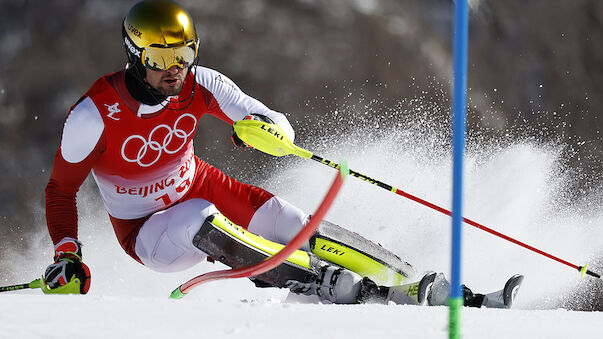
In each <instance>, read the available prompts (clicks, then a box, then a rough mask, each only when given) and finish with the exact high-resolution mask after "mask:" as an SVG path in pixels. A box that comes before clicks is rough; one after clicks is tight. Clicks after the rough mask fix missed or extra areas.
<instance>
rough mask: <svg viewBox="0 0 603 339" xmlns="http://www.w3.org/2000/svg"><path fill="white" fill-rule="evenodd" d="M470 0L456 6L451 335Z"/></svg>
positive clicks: (454, 332)
mask: <svg viewBox="0 0 603 339" xmlns="http://www.w3.org/2000/svg"><path fill="white" fill-rule="evenodd" d="M468 17H469V10H468V7H467V0H456V1H455V9H454V41H453V57H454V82H453V97H452V159H453V160H452V161H453V164H452V255H451V259H452V265H451V277H450V300H449V326H448V337H449V338H460V337H461V311H462V307H463V289H462V288H461V252H462V221H463V214H462V206H463V157H464V150H465V124H466V123H465V119H466V118H465V115H466V109H467V97H466V91H467V49H468V48H467V44H468V36H469V32H468V31H469V30H468V28H469V18H468Z"/></svg>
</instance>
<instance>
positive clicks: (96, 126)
mask: <svg viewBox="0 0 603 339" xmlns="http://www.w3.org/2000/svg"><path fill="white" fill-rule="evenodd" d="M104 129H105V124H104V123H103V118H102V117H101V115H100V112H99V111H98V109H97V108H96V105H95V104H94V102H92V99H90V98H89V97H86V98H85V99H84V100H82V101H81V102H80V103H79V104H77V106H75V107H74V108H73V109H72V110H71V113H70V114H69V116H68V117H67V120H66V121H65V126H64V127H63V137H62V140H61V155H62V156H63V159H65V160H67V161H68V162H70V163H72V164H75V163H78V162H80V161H82V160H84V159H86V157H87V156H88V155H90V152H92V150H93V149H94V147H95V146H96V144H97V143H98V140H99V139H100V137H101V135H102V134H103V130H104Z"/></svg>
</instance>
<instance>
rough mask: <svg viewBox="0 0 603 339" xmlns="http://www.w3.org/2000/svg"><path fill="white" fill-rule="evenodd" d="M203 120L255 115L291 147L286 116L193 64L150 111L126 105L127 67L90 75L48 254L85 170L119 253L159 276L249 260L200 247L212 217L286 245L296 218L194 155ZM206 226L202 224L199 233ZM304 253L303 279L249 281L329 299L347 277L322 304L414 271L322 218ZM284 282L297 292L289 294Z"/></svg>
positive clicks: (64, 164) (72, 212) (66, 149)
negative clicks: (178, 87) (174, 91)
mask: <svg viewBox="0 0 603 339" xmlns="http://www.w3.org/2000/svg"><path fill="white" fill-rule="evenodd" d="M206 113H207V114H210V115H213V116H215V117H217V118H219V119H221V120H223V121H225V122H226V123H228V124H231V125H232V124H233V122H234V121H238V120H243V119H244V118H245V117H246V116H247V115H249V114H258V115H261V116H264V117H267V118H268V119H270V120H271V121H272V122H273V123H275V124H277V125H278V126H280V127H281V128H282V129H283V131H284V132H285V133H286V134H287V137H289V139H290V140H293V139H294V131H293V128H292V127H291V125H290V124H289V121H288V120H287V118H286V117H285V115H284V114H282V113H279V112H276V111H273V110H270V109H268V108H267V107H266V106H265V105H264V104H262V103H261V102H259V101H258V100H256V99H254V98H252V97H250V96H248V95H246V94H245V93H243V92H242V91H241V90H240V89H239V88H238V87H237V86H236V85H235V84H234V83H233V82H232V81H231V80H230V79H228V78H227V77H226V76H224V75H222V74H220V73H219V72H217V71H214V70H211V69H209V68H205V67H201V66H195V67H193V68H192V69H191V72H189V73H188V75H187V76H186V78H185V81H184V84H183V88H182V91H181V93H180V94H179V95H178V96H172V97H168V98H166V99H165V100H164V102H163V103H161V104H159V105H155V106H149V105H145V104H142V103H141V102H139V101H137V100H135V99H134V98H133V97H132V95H131V94H130V93H129V91H128V88H127V86H126V82H125V71H120V72H116V73H113V74H109V75H106V76H103V77H101V78H100V79H98V80H97V81H96V82H95V83H94V85H93V86H92V87H91V88H90V90H88V92H87V93H86V94H85V95H84V96H83V97H82V98H81V99H80V100H79V101H78V102H77V103H76V104H75V105H74V106H73V107H72V108H71V110H70V112H69V114H68V116H67V119H66V122H65V125H64V129H63V135H62V140H61V144H60V147H59V149H58V151H57V153H56V155H55V159H54V165H53V170H52V174H51V177H50V180H49V182H48V185H47V187H46V217H47V224H48V230H49V233H50V236H51V239H52V241H53V243H54V244H55V248H56V247H57V246H58V245H59V244H60V243H61V242H64V241H65V240H76V239H77V229H78V223H77V208H76V194H77V192H78V190H79V187H80V186H81V184H82V183H83V182H84V180H85V179H86V177H87V176H88V174H89V173H92V176H93V178H94V180H95V181H96V184H97V186H98V188H99V191H100V194H101V197H102V200H103V202H104V205H105V208H106V210H107V212H108V214H109V218H110V221H111V224H112V225H113V228H114V231H115V234H116V236H117V239H118V241H119V243H120V245H121V246H122V248H123V249H124V250H125V252H126V253H127V254H128V255H130V256H131V257H132V258H134V259H135V260H136V261H138V262H140V263H142V264H143V265H145V266H147V267H148V268H150V269H153V270H155V271H159V272H176V271H181V270H184V269H187V268H189V267H192V266H194V265H195V264H197V263H199V262H201V261H202V260H205V258H206V257H207V256H208V254H209V255H210V256H212V257H213V258H216V259H218V260H220V261H222V262H224V263H225V264H227V265H229V266H231V267H238V266H243V265H249V264H252V263H254V262H249V261H247V260H245V259H241V258H245V257H253V255H252V254H253V253H251V254H250V255H251V256H249V255H245V256H240V255H238V253H234V254H233V253H232V251H231V250H230V247H229V246H230V245H233V244H231V243H224V245H223V246H222V247H220V246H217V247H216V246H213V245H215V244H216V243H220V241H222V240H224V237H223V238H219V239H217V240H215V241H213V240H212V241H207V239H209V237H210V236H211V234H210V233H211V231H212V229H215V228H216V226H215V225H214V224H213V223H211V222H208V220H218V219H219V218H215V216H216V215H217V214H220V215H223V216H224V217H225V218H227V219H228V221H231V222H232V223H234V224H236V225H238V226H239V227H241V228H242V229H244V230H246V231H249V232H251V233H253V234H256V235H259V236H261V237H262V238H264V239H266V240H267V241H268V242H274V243H279V244H286V243H287V242H289V241H290V240H291V239H292V238H293V237H294V236H295V235H296V234H297V233H298V231H299V230H300V229H301V228H302V227H303V226H304V225H305V223H306V222H307V220H308V216H307V215H306V214H305V213H304V212H302V211H301V210H299V209H298V208H296V207H294V206H293V205H291V204H290V203H288V202H286V201H284V200H283V199H280V198H278V197H276V196H274V195H273V194H271V193H269V192H267V191H265V190H263V189H261V188H259V187H256V186H252V185H248V184H244V183H241V182H239V181H237V180H235V179H233V178H230V177H228V176H227V175H225V174H224V173H222V172H221V171H220V170H218V169H217V168H215V167H213V166H211V165H210V164H208V163H206V162H205V161H203V160H201V159H199V158H198V157H197V156H196V155H195V154H194V148H193V138H194V136H195V133H196V131H197V128H198V125H199V122H200V120H201V118H202V116H203V115H204V114H206ZM203 225H205V226H207V227H209V228H207V229H206V228H204V229H203V232H204V233H203V232H202V230H201V229H202V226H203ZM201 233H203V236H202V237H201V236H200V234H201ZM214 233H215V232H214ZM227 240H228V239H227ZM235 244H236V245H240V244H241V243H240V242H235ZM267 246H268V247H270V246H272V245H267ZM304 250H306V251H308V252H310V253H313V256H312V258H313V261H312V262H313V266H310V265H306V266H307V267H305V268H303V267H302V268H301V269H302V270H301V271H300V267H299V265H293V266H295V267H293V269H292V270H293V271H295V272H294V273H291V272H292V271H291V270H287V269H284V270H281V271H279V270H277V269H275V272H277V271H278V272H280V273H278V274H276V275H272V276H271V275H269V274H268V275H264V276H259V277H260V278H262V277H263V278H262V279H259V280H258V281H256V284H258V286H262V285H268V286H277V287H289V288H291V289H292V290H294V291H297V292H303V293H306V292H307V293H317V290H320V288H321V286H320V284H321V283H322V284H326V285H328V286H326V287H324V288H323V290H324V291H328V292H324V293H323V295H326V294H328V293H331V294H332V293H333V288H332V287H333V286H331V285H332V284H334V282H335V281H336V280H337V279H336V278H337V277H338V276H340V277H343V276H346V274H347V278H346V279H347V281H348V282H349V283H348V284H347V287H346V288H348V289H350V288H351V290H350V291H352V290H353V291H352V292H350V293H351V294H350V293H348V292H345V293H344V292H341V291H340V293H339V297H337V296H334V295H330V296H329V297H327V299H329V300H330V301H333V302H345V303H349V302H357V301H358V300H357V296H358V294H359V293H360V289H361V287H362V286H364V285H362V284H360V281H361V279H362V277H366V276H371V278H372V279H373V280H375V281H376V282H377V283H378V284H383V285H387V286H391V285H398V284H401V283H402V282H403V281H404V280H405V279H406V278H407V277H409V276H410V275H413V274H414V271H413V269H412V267H411V266H410V265H409V264H407V263H405V262H403V261H401V260H400V259H399V258H398V257H397V256H395V255H394V254H392V253H391V252H389V251H387V250H385V249H383V248H381V247H380V246H378V245H376V244H374V243H372V242H370V241H368V240H366V239H364V238H362V237H361V236H359V235H358V234H356V233H353V232H350V231H347V230H345V229H343V228H341V227H339V226H336V225H334V224H331V223H328V222H323V224H322V225H321V227H320V228H319V230H318V232H317V233H316V235H315V236H314V237H313V238H312V239H311V240H310V242H309V243H308V244H307V245H306V246H305V247H304ZM212 251H213V252H212ZM229 251H230V252H229ZM314 255H315V256H314ZM316 257H318V258H322V259H325V261H326V262H328V263H330V264H332V263H335V264H336V265H332V266H330V264H325V261H323V260H318V261H317V260H316V259H317V258H316ZM261 258H262V257H261V256H260V257H258V258H256V259H257V260H261ZM281 266H283V265H281ZM333 267H335V268H333ZM343 268H349V270H344V269H343ZM352 271H353V272H352ZM300 272H301V273H300ZM354 272H357V273H358V274H356V273H354ZM327 275H328V277H329V279H326V277H327ZM348 278H349V279H348ZM346 279H344V278H341V279H340V281H343V280H346ZM291 280H295V281H297V282H300V281H301V285H300V284H298V285H296V286H293V285H295V284H293V285H291ZM317 284H318V285H317ZM329 284H331V285H329ZM361 285H362V286H361ZM373 285H375V284H373ZM350 286H352V287H350ZM309 290H311V291H310V292H309ZM344 294H346V295H345V296H344V297H342V296H343V295H344Z"/></svg>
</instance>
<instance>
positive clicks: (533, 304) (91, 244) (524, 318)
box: [0, 126, 603, 339]
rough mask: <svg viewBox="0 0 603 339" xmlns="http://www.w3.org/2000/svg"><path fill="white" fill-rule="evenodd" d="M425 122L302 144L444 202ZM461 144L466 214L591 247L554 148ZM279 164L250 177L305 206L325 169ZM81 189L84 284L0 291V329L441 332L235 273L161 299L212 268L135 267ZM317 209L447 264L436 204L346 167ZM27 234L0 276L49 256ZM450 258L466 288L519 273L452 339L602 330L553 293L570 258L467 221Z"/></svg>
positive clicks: (95, 202) (31, 333) (598, 219)
mask: <svg viewBox="0 0 603 339" xmlns="http://www.w3.org/2000/svg"><path fill="white" fill-rule="evenodd" d="M427 127H429V126H427ZM431 127H433V126H431ZM431 127H429V128H425V126H424V127H421V128H418V130H414V129H413V128H410V129H408V127H407V126H406V127H404V128H400V129H396V130H392V131H388V132H386V133H383V134H381V135H379V136H376V137H372V138H367V137H366V135H350V136H349V137H348V138H339V139H337V140H316V141H313V143H312V145H313V146H314V147H313V148H312V150H314V151H315V152H316V154H317V155H320V156H323V157H326V158H327V159H330V160H333V161H339V160H340V159H341V157H343V156H346V157H347V159H348V161H349V165H350V168H352V169H353V170H356V171H359V172H361V173H364V174H366V175H369V176H371V177H374V178H378V179H380V180H382V181H384V182H386V183H390V184H393V185H396V186H397V187H398V188H400V189H402V190H404V191H406V192H409V193H411V194H414V195H417V196H419V197H422V198H424V199H426V200H429V201H431V202H433V203H436V204H438V205H440V206H443V207H447V206H450V172H451V170H450V157H449V155H448V152H447V151H446V142H445V140H444V137H438V136H437V135H438V133H437V128H435V129H434V128H431ZM436 127H437V126H436ZM434 130H435V133H434ZM434 135H435V137H434ZM333 145H337V147H333ZM307 147H308V148H309V146H307ZM469 149H470V151H469V152H468V154H467V160H466V191H465V199H466V200H465V212H464V214H465V216H467V217H469V218H470V219H473V220H475V221H478V222H480V223H483V224H484V225H486V226H488V227H491V228H494V229H496V230H497V231H500V232H502V233H505V234H507V235H509V236H512V237H515V238H517V239H520V240H522V241H524V242H527V243H529V244H530V245H532V246H535V247H537V248H540V249H542V250H544V251H548V252H551V253H552V254H554V255H556V256H559V257H561V258H564V259H566V260H568V261H570V262H573V263H575V264H578V265H582V264H584V263H588V262H592V261H594V260H595V259H597V257H596V255H597V254H598V253H599V252H598V250H599V249H600V248H603V237H600V236H593V235H600V234H601V231H602V229H601V228H602V227H603V223H602V221H603V215H602V212H601V211H600V209H593V208H591V207H592V206H591V205H592V204H593V202H594V201H601V200H600V197H601V192H597V191H595V192H588V193H587V196H585V197H583V199H581V200H579V201H578V202H573V201H574V200H570V199H567V198H566V195H565V193H567V190H568V187H569V186H568V185H569V184H571V183H572V180H573V179H572V176H573V172H572V171H569V170H567V169H566V168H565V167H564V166H563V165H562V164H563V162H564V161H563V155H562V154H563V152H562V151H561V147H559V146H555V145H543V144H538V143H533V142H527V141H517V142H510V143H509V142H507V143H503V144H497V143H485V144H482V143H478V144H473V145H472V144H471V143H470V144H469ZM278 170H279V171H278V172H279V174H278V175H276V176H273V177H270V178H267V179H266V181H265V182H261V183H259V184H260V186H264V187H266V188H268V189H269V190H271V191H273V192H274V193H276V194H278V195H279V196H281V197H283V198H285V199H287V200H289V201H291V202H292V203H294V204H296V205H297V206H299V207H300V208H302V209H304V210H305V211H308V212H312V211H314V209H315V208H316V207H317V204H318V202H319V201H320V199H321V198H322V196H323V195H324V193H325V192H326V186H328V185H329V184H330V182H331V180H332V178H333V175H335V172H334V171H332V170H330V169H328V168H327V167H325V166H323V165H321V164H318V163H315V162H312V161H309V160H302V159H296V158H283V159H282V163H281V164H279V165H278ZM82 191H83V192H81V193H80V195H79V197H80V198H79V200H78V204H79V208H80V220H81V223H80V224H81V226H80V239H81V240H82V242H83V243H84V248H83V251H84V259H85V262H86V263H87V264H88V265H89V267H90V268H91V271H92V277H93V278H92V279H93V280H92V286H91V289H90V292H89V293H88V295H86V296H48V295H42V294H41V292H40V291H39V290H25V291H17V292H10V293H2V294H1V295H0V338H65V337H74V338H80V337H82V338H97V337H98V338H107V337H111V338H168V337H169V338H201V337H202V338H230V337H245V338H308V337H313V338H319V337H320V338H323V337H324V338H329V339H332V338H392V337H397V338H404V337H405V338H444V337H446V336H447V321H448V309H447V308H445V307H418V306H399V305H388V306H385V305H320V304H295V303H289V302H285V299H286V296H287V291H286V290H278V289H257V288H255V287H254V286H253V285H252V284H251V283H250V282H249V281H248V280H246V279H239V280H228V281H220V282H212V283H209V284H207V285H203V286H200V287H198V288H197V289H195V290H193V291H192V292H191V293H190V294H189V295H188V296H186V297H185V298H184V299H182V300H170V299H168V296H169V294H170V292H171V291H172V290H173V289H174V288H176V287H177V286H178V285H179V284H181V283H183V282H184V281H186V280H188V279H190V278H192V277H194V276H196V275H198V274H200V273H203V272H206V271H211V270H218V269H224V268H225V267H224V266H223V265H221V264H219V263H216V264H210V263H206V262H204V263H201V264H200V265H198V266H197V267H195V268H193V269H190V270H188V271H185V272H179V273H171V274H162V273H156V272H152V271H150V270H148V269H146V268H144V267H143V266H141V265H140V264H138V263H136V262H134V261H133V260H131V259H130V258H129V257H128V256H127V255H126V254H125V253H123V251H122V250H121V248H120V247H119V245H118V243H117V241H116V240H115V236H114V234H113V231H112V229H111V226H110V224H109V222H108V220H107V217H106V214H105V212H104V211H103V209H102V208H101V207H100V203H99V199H98V194H97V191H96V189H94V188H92V187H91V185H90V184H87V186H86V187H84V188H83V189H82ZM327 219H328V220H330V221H332V222H335V223H337V224H340V225H342V226H345V227H347V228H349V229H351V230H354V231H356V232H358V233H361V234H363V235H365V236H366V237H368V238H369V239H371V240H374V241H377V242H379V243H381V244H382V245H383V246H384V247H386V248H389V249H391V250H392V251H394V252H396V253H397V254H399V255H400V256H401V257H402V258H404V259H405V260H407V261H409V262H410V263H412V264H413V265H415V266H416V268H417V269H418V270H419V271H423V270H436V271H440V272H445V273H446V274H448V272H449V256H450V254H449V252H450V249H449V242H450V239H449V238H450V236H449V232H448V230H449V228H450V219H449V217H447V216H445V215H441V214H439V213H437V212H435V211H433V210H430V209H428V208H426V207H424V206H421V205H419V204H417V203H415V202H412V201H409V200H407V199H404V198H402V197H399V196H396V195H393V194H392V193H390V192H387V191H386V190H382V189H379V188H376V187H374V186H372V185H368V184H366V183H365V182H362V181H360V180H357V179H354V178H349V179H348V180H347V181H346V183H345V185H344V188H343V189H342V192H341V193H340V196H339V197H338V200H337V201H336V202H335V204H334V206H333V207H332V209H331V211H330V212H329V214H328V215H327ZM31 241H32V243H33V244H35V245H36V246H34V247H35V248H34V249H32V250H31V251H30V252H28V253H27V255H25V256H23V257H17V258H15V264H14V270H13V271H12V272H9V274H8V278H4V279H2V280H1V281H0V282H1V283H2V285H9V284H17V283H23V282H29V281H31V280H33V279H35V278H36V277H39V276H40V274H41V272H42V271H43V269H44V268H45V267H46V265H47V264H49V258H51V257H52V254H51V251H52V248H51V246H50V240H49V238H48V235H47V234H45V233H43V234H36V235H33V236H32V239H31ZM463 259H464V261H463V264H464V266H463V281H464V282H465V283H466V284H467V285H468V286H469V287H470V288H471V289H472V290H473V291H477V292H486V293H487V292H491V291H494V290H497V289H500V288H501V287H502V285H503V284H504V282H505V281H506V279H507V278H508V277H510V276H511V275H512V274H514V273H522V274H524V275H525V276H526V279H525V281H524V285H523V287H522V289H521V290H520V292H519V297H518V299H517V302H516V305H515V308H514V309H511V310H493V309H469V308H465V309H463V316H462V319H463V320H462V326H463V334H464V337H465V338H567V337H570V336H575V337H580V338H601V337H603V335H601V334H600V333H599V332H600V326H601V324H603V314H602V313H601V312H576V311H568V310H566V309H563V308H562V307H563V305H564V300H567V299H568V298H579V297H580V296H576V295H575V294H573V293H572V291H573V290H574V289H575V288H577V287H579V286H581V284H584V283H585V280H587V279H592V278H590V277H587V278H585V279H584V280H581V279H580V275H579V273H578V272H576V271H575V270H573V269H571V268H569V267H566V266H564V265H561V264H559V263H557V262H554V261H552V260H550V259H547V258H544V257H542V256H540V255H537V254H534V253H532V252H529V251H527V250H525V249H522V248H520V247H518V246H516V245H513V244H510V243H508V242H506V241H504V240H502V239H500V238H497V237H495V236H493V235H490V234H488V233H486V232H483V231H480V230H477V229H475V228H472V227H470V226H466V227H465V228H464V249H463ZM19 260H20V261H19ZM589 267H590V266H589Z"/></svg>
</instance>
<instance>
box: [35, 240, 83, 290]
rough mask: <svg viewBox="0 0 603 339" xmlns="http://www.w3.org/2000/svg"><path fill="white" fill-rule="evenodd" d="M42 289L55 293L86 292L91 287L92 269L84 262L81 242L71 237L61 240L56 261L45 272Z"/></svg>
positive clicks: (56, 251) (57, 247) (55, 252)
mask: <svg viewBox="0 0 603 339" xmlns="http://www.w3.org/2000/svg"><path fill="white" fill-rule="evenodd" d="M43 278H44V284H42V285H43V286H42V291H43V292H44V293H49V294H50V293H53V294H68V293H71V294H86V293H88V289H89V288H90V269H88V266H86V264H84V263H83V262H82V249H81V246H80V243H79V242H78V241H77V240H75V239H71V238H65V239H63V240H61V242H59V243H58V244H57V246H56V248H55V250H54V263H52V264H50V265H49V266H48V267H47V268H46V271H45V273H44V277H43Z"/></svg>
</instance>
